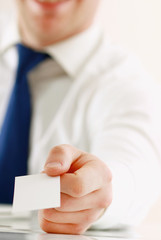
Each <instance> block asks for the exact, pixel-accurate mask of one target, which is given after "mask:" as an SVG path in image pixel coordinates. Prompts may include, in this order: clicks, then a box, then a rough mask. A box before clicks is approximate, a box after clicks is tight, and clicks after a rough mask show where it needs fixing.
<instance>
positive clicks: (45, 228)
mask: <svg viewBox="0 0 161 240" xmlns="http://www.w3.org/2000/svg"><path fill="white" fill-rule="evenodd" d="M39 225H40V228H41V229H42V230H43V231H44V232H47V233H49V232H50V229H49V225H48V222H47V220H46V219H44V218H41V219H40V221H39Z"/></svg>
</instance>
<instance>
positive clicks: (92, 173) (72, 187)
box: [61, 160, 111, 197]
mask: <svg viewBox="0 0 161 240" xmlns="http://www.w3.org/2000/svg"><path fill="white" fill-rule="evenodd" d="M104 165H105V164H103V163H102V162H101V161H99V160H98V161H96V160H91V161H89V162H87V163H86V164H85V165H83V166H82V167H81V168H80V169H78V170H77V171H75V172H74V173H66V174H64V175H62V176H61V192H63V193H65V194H68V195H70V196H72V197H82V196H85V195H87V194H89V193H91V192H93V191H96V190H98V189H101V188H102V187H103V186H104V185H107V184H108V183H109V182H110V181H111V173H110V171H109V170H108V168H107V167H105V166H104Z"/></svg>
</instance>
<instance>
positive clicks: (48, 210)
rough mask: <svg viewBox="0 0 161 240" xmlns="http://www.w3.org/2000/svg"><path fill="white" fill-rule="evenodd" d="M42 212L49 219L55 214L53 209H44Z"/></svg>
mask: <svg viewBox="0 0 161 240" xmlns="http://www.w3.org/2000/svg"><path fill="white" fill-rule="evenodd" d="M42 214H43V218H44V219H48V220H50V219H52V215H53V214H52V210H51V209H43V211H42Z"/></svg>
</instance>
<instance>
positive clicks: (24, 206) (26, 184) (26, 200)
mask: <svg viewBox="0 0 161 240" xmlns="http://www.w3.org/2000/svg"><path fill="white" fill-rule="evenodd" d="M56 207H60V177H59V176H58V177H49V176H47V175H46V174H45V173H42V174H37V175H27V176H22V177H16V178H15V189H14V199H13V207H12V212H21V211H31V210H38V209H46V208H56Z"/></svg>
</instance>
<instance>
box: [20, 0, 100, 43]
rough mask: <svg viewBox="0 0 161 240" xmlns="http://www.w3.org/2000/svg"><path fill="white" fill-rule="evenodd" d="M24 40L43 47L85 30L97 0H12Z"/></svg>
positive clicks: (95, 7)
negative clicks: (14, 3)
mask: <svg viewBox="0 0 161 240" xmlns="http://www.w3.org/2000/svg"><path fill="white" fill-rule="evenodd" d="M16 1H17V5H18V15H19V27H20V31H21V35H22V38H23V40H24V41H26V43H28V44H29V45H32V41H33V45H34V42H35V43H36V41H37V44H38V43H40V45H41V46H46V45H49V44H52V43H55V42H58V41H61V40H64V39H66V38H68V37H70V36H72V35H75V34H77V33H79V32H81V31H82V30H84V29H86V28H88V27H89V26H90V24H91V22H92V20H93V17H94V15H95V12H96V9H97V6H98V4H99V1H100V0H16Z"/></svg>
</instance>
